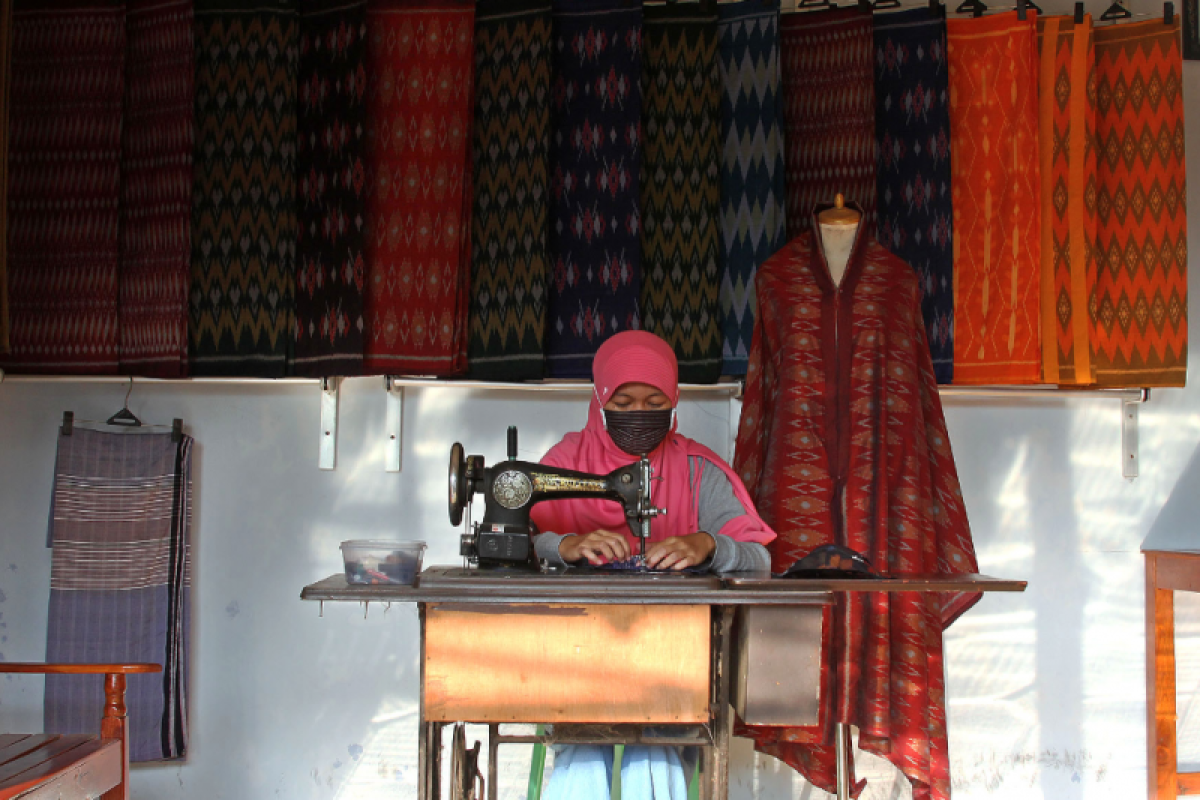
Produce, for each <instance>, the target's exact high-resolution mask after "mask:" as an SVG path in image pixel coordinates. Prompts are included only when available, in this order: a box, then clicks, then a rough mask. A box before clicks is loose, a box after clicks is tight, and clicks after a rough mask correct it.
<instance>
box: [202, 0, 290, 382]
mask: <svg viewBox="0 0 1200 800" xmlns="http://www.w3.org/2000/svg"><path fill="white" fill-rule="evenodd" d="M195 13H196V150H195V186H194V191H193V203H194V204H193V207H192V293H191V328H190V334H191V362H192V363H191V366H192V373H193V374H195V375H239V376H255V377H270V378H276V377H281V376H283V375H284V374H285V371H286V368H287V357H288V350H289V344H290V342H291V338H292V337H291V331H292V289H293V281H294V277H295V266H294V265H295V248H296V214H295V201H296V191H295V187H296V183H295V155H296V43H297V18H296V13H295V11H294V7H293V5H292V3H291V2H289V0H240V2H239V0H196V11H195Z"/></svg>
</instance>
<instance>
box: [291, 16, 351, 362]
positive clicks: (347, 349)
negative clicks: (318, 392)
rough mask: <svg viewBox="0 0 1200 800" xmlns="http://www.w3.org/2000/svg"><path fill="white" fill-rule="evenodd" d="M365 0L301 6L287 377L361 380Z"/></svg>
mask: <svg viewBox="0 0 1200 800" xmlns="http://www.w3.org/2000/svg"><path fill="white" fill-rule="evenodd" d="M366 37H367V3H366V0H359V1H358V2H353V3H349V4H347V5H335V6H332V7H330V4H328V3H324V2H320V0H302V2H301V4H300V54H299V77H298V80H297V100H296V126H297V136H296V193H297V197H296V217H297V219H296V222H297V233H298V237H297V252H296V312H295V322H294V326H293V329H292V333H293V355H292V373H293V374H295V375H308V376H313V377H328V376H333V375H358V374H359V373H361V372H362V359H363V325H364V322H363V290H364V288H365V287H364V282H365V280H366V259H365V254H364V252H363V250H364V245H365V243H366V198H367V190H368V188H369V187H368V185H367V180H366V173H365V169H366V167H365V163H364V158H365V150H366V127H365V126H366V118H365V117H366V113H365V112H366V91H367V65H366V58H367V40H366Z"/></svg>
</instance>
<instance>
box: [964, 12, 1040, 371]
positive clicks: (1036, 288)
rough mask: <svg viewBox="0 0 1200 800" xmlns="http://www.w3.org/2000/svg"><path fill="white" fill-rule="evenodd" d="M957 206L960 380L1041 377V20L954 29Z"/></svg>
mask: <svg viewBox="0 0 1200 800" xmlns="http://www.w3.org/2000/svg"><path fill="white" fill-rule="evenodd" d="M946 24H947V39H948V51H949V60H950V151H951V152H952V153H953V154H954V158H953V160H952V162H951V170H952V179H951V194H952V197H953V203H954V221H953V224H954V328H955V342H954V382H955V383H966V384H991V383H999V384H1010V383H1017V384H1020V383H1036V382H1037V381H1038V380H1039V379H1040V378H1041V372H1042V370H1041V366H1042V357H1041V355H1042V354H1041V340H1040V338H1039V335H1038V331H1039V321H1040V318H1041V300H1040V297H1041V294H1040V291H1041V281H1040V279H1039V277H1038V276H1039V274H1040V265H1041V217H1042V214H1041V204H1040V202H1039V200H1038V198H1039V197H1040V189H1041V178H1040V174H1041V170H1040V168H1039V165H1038V156H1037V152H1038V127H1037V126H1038V94H1037V76H1038V69H1037V67H1038V60H1037V23H1036V21H1035V18H1034V16H1029V18H1028V19H1026V20H1023V21H1022V20H1019V19H1018V18H1017V12H1015V11H1012V12H1007V13H1003V14H996V15H994V16H987V17H979V18H974V19H952V20H949V21H948V22H947V23H946Z"/></svg>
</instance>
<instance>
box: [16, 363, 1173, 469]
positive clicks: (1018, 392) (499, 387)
mask: <svg viewBox="0 0 1200 800" xmlns="http://www.w3.org/2000/svg"><path fill="white" fill-rule="evenodd" d="M364 377H371V376H364ZM378 377H379V376H374V378H375V379H377V378H378ZM342 380H343V379H342V378H220V377H189V378H145V377H140V376H130V375H11V374H8V373H6V372H5V371H4V370H2V369H0V383H75V384H79V383H95V384H106V383H114V384H116V383H119V384H125V383H128V384H130V385H132V384H137V383H145V384H151V385H170V384H188V383H192V384H215V385H229V386H238V385H252V386H279V387H291V386H318V387H320V390H321V394H320V404H321V406H320V407H321V431H320V446H319V448H318V452H319V456H318V465H319V466H320V468H321V469H334V467H335V465H336V461H337V423H338V406H339V402H340V394H341V381H342ZM383 384H384V393H385V397H386V404H387V405H386V424H385V426H384V433H385V435H386V436H387V437H388V438H387V441H386V443H385V445H386V446H385V456H384V469H385V470H386V471H388V472H399V471H400V453H401V450H402V447H401V445H402V439H401V429H402V422H403V407H404V389H405V388H406V387H411V388H416V389H472V390H482V391H506V392H558V393H572V394H574V393H579V394H586V393H590V392H591V391H592V384H591V382H590V381H586V380H575V381H563V380H559V381H553V380H548V381H531V382H524V383H503V382H499V381H479V380H454V379H446V378H404V377H394V376H384V377H383ZM743 388H744V383H743V382H742V381H722V382H719V383H684V384H680V385H679V390H680V391H681V392H683V393H686V394H718V395H727V396H728V397H729V406H730V409H729V451H728V457H729V458H732V457H733V447H734V442H735V440H736V439H737V418H738V409H737V404H738V403H739V402H740V401H741V399H742V390H743ZM938 393H939V394H940V395H941V397H942V398H943V400H950V401H954V400H960V399H961V400H986V399H997V398H1003V399H1023V400H1076V399H1084V400H1120V401H1121V474H1122V475H1123V476H1124V477H1126V478H1136V477H1137V475H1138V430H1137V422H1138V407H1139V406H1140V405H1141V404H1142V403H1145V402H1147V401H1148V400H1149V399H1150V390H1149V389H1146V388H1131V389H1088V388H1073V387H1059V386H952V385H947V386H939V387H938Z"/></svg>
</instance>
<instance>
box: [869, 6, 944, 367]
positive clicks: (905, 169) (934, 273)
mask: <svg viewBox="0 0 1200 800" xmlns="http://www.w3.org/2000/svg"><path fill="white" fill-rule="evenodd" d="M948 74H949V73H948V67H947V64H946V18H945V16H944V15H943V14H935V13H933V12H930V11H929V10H928V9H923V8H915V9H912V10H910V11H901V12H898V13H896V14H881V15H877V16H876V17H875V140H876V142H877V144H878V159H879V160H878V163H877V166H876V169H877V172H876V180H877V186H878V196H877V198H876V202H877V203H878V209H879V242H880V244H882V245H883V246H884V247H886V248H888V249H889V250H891V251H892V252H893V253H895V254H896V255H898V256H900V258H902V259H903V260H905V261H907V262H908V265H909V266H911V267H912V268H913V269H914V270H916V272H917V277H918V283H919V284H920V287H921V315H922V316H923V317H924V319H925V337H926V339H928V341H929V351H930V355H931V357H932V359H933V370H934V374H936V375H937V379H938V383H950V381H951V380H952V379H953V376H954V263H953V258H952V256H953V249H952V243H951V238H952V236H953V232H952V231H953V226H952V225H951V217H952V215H953V209H952V208H951V205H950V89H949V78H948Z"/></svg>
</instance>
